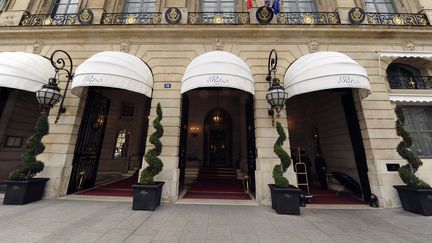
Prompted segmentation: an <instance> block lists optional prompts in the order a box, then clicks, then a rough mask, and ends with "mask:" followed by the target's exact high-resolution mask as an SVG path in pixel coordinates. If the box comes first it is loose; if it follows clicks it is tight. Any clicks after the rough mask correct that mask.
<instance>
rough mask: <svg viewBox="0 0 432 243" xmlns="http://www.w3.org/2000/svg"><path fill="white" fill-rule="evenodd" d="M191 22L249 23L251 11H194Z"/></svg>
mask: <svg viewBox="0 0 432 243" xmlns="http://www.w3.org/2000/svg"><path fill="white" fill-rule="evenodd" d="M188 23H189V24H249V23H250V16H249V12H192V13H189V14H188Z"/></svg>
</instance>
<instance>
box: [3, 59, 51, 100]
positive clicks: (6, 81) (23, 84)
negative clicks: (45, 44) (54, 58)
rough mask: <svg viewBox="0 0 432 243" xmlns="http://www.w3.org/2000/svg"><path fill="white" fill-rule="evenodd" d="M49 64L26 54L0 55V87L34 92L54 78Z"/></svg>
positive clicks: (47, 61)
mask: <svg viewBox="0 0 432 243" xmlns="http://www.w3.org/2000/svg"><path fill="white" fill-rule="evenodd" d="M54 74H55V71H54V68H53V66H52V65H51V62H50V61H49V60H48V59H47V58H44V57H42V56H39V55H36V54H32V53H26V52H2V53H0V87H7V88H12V89H19V90H25V91H30V92H35V91H37V90H39V89H41V88H42V85H44V84H47V83H48V79H49V78H52V77H54Z"/></svg>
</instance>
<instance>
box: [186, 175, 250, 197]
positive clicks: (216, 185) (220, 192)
mask: <svg viewBox="0 0 432 243" xmlns="http://www.w3.org/2000/svg"><path fill="white" fill-rule="evenodd" d="M183 198H196V199H198V198H199V199H237V200H250V199H251V198H250V196H249V194H245V192H244V188H243V184H242V181H241V180H238V179H217V178H199V179H198V180H197V181H196V182H194V183H193V184H192V185H191V187H190V188H189V190H188V191H187V193H186V195H184V197H183Z"/></svg>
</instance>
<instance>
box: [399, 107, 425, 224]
mask: <svg viewBox="0 0 432 243" xmlns="http://www.w3.org/2000/svg"><path fill="white" fill-rule="evenodd" d="M395 111H396V116H397V120H396V132H397V134H398V136H400V137H402V141H401V142H400V143H399V144H398V146H397V152H398V154H399V155H400V156H401V157H402V158H403V159H405V160H406V161H408V164H406V165H403V166H401V167H400V168H399V176H400V178H401V179H402V181H403V182H404V183H405V184H406V186H394V188H396V190H397V191H398V194H399V199H400V201H401V203H402V208H403V209H404V210H407V211H411V212H414V213H418V214H422V215H425V216H429V215H432V189H431V186H430V185H429V184H427V183H426V182H425V181H423V180H421V179H420V178H418V177H417V176H416V175H415V173H416V172H417V170H418V169H419V167H420V166H422V165H423V162H422V161H421V160H420V158H419V157H418V156H417V155H416V154H415V153H413V152H412V150H411V146H412V144H413V139H412V136H411V134H410V133H409V132H408V131H407V130H406V129H405V128H404V125H405V116H404V114H403V110H402V108H401V107H399V106H397V107H396V109H395Z"/></svg>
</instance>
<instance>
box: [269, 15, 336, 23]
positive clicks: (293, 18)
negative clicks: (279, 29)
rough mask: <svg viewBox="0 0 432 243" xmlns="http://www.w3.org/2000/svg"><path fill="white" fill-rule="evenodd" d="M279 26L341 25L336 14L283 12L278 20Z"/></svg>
mask: <svg viewBox="0 0 432 243" xmlns="http://www.w3.org/2000/svg"><path fill="white" fill-rule="evenodd" d="M277 22H278V23H279V24H340V23H341V22H340V18H339V14H338V13H336V12H283V13H279V16H278V18H277Z"/></svg>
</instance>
